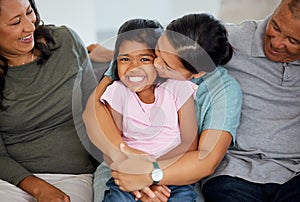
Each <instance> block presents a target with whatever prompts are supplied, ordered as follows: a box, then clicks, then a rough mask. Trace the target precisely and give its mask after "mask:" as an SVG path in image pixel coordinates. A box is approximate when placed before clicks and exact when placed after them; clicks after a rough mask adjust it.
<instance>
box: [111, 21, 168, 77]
mask: <svg viewBox="0 0 300 202" xmlns="http://www.w3.org/2000/svg"><path fill="white" fill-rule="evenodd" d="M162 32H163V27H162V25H161V24H160V23H159V22H157V21H155V20H148V19H140V18H137V19H131V20H128V21H126V22H124V23H123V24H122V25H121V27H120V28H119V30H118V36H117V39H116V43H115V51H114V57H113V64H112V65H113V73H114V75H113V76H114V78H115V80H120V78H119V76H118V68H117V57H118V55H119V48H120V46H121V44H122V43H123V42H124V41H125V40H129V41H136V42H140V43H146V44H147V45H148V47H149V49H151V50H152V51H153V52H155V46H156V44H157V40H158V39H159V37H160V36H161V34H162Z"/></svg>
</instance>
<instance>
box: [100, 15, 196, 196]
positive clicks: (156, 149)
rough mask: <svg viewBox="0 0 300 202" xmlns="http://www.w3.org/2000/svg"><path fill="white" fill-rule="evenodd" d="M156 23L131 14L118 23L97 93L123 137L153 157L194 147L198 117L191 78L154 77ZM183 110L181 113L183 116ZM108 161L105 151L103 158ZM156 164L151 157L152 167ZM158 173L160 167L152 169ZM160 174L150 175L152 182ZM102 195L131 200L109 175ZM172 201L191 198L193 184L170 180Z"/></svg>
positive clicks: (158, 177) (159, 29) (193, 148)
mask: <svg viewBox="0 0 300 202" xmlns="http://www.w3.org/2000/svg"><path fill="white" fill-rule="evenodd" d="M162 31H163V30H162V27H161V25H160V24H159V23H157V22H155V21H152V20H144V19H133V20H129V21H127V22H125V23H124V24H123V25H122V26H121V27H120V29H119V32H118V37H117V41H116V44H115V53H114V60H113V69H112V70H113V75H114V77H115V81H114V82H113V83H112V84H111V85H110V86H108V88H107V89H106V91H105V92H104V94H103V95H102V97H101V101H102V102H104V103H105V104H106V105H107V106H108V108H109V110H110V111H111V114H112V116H113V118H114V121H115V123H116V125H117V126H118V128H119V130H120V135H121V136H122V138H123V140H124V142H125V143H126V144H127V145H128V146H130V147H132V148H134V149H137V150H141V151H143V152H145V153H147V154H149V155H151V156H152V157H154V158H155V159H158V158H160V159H165V158H170V157H174V156H179V155H181V154H183V153H185V152H186V151H192V150H196V149H197V122H196V115H195V109H194V101H193V93H194V90H193V89H192V87H191V83H190V82H187V81H176V80H166V81H165V82H162V81H159V79H157V73H156V70H155V67H154V65H153V62H154V59H155V53H154V49H155V46H156V42H157V40H158V38H159V36H160V34H161V33H162ZM183 116H184V117H183ZM105 159H106V161H107V162H108V163H110V160H109V157H106V158H105ZM157 166H158V164H157V163H155V162H154V167H156V168H157ZM157 172H158V174H159V169H157ZM160 178H162V176H156V178H154V184H157V183H158V182H159V181H160ZM107 186H108V187H109V188H110V191H109V192H107V194H106V196H105V198H104V201H135V198H134V196H133V195H132V194H130V193H128V192H124V191H121V190H120V189H119V188H118V186H117V185H116V184H115V183H114V180H113V179H112V178H111V179H110V180H109V181H108V183H107ZM169 188H170V189H171V190H172V193H173V192H174V194H173V195H171V198H173V197H174V198H176V200H177V201H193V200H194V199H195V198H196V193H195V192H194V190H193V185H186V186H170V187H169Z"/></svg>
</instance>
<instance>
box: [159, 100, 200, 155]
mask: <svg viewBox="0 0 300 202" xmlns="http://www.w3.org/2000/svg"><path fill="white" fill-rule="evenodd" d="M178 121H179V126H180V134H181V143H180V145H178V146H177V147H176V148H174V149H172V150H171V151H170V152H168V153H167V154H165V155H163V156H161V157H160V158H159V160H163V159H169V158H171V157H175V156H180V155H182V154H184V153H185V152H187V151H193V150H197V147H198V132H197V131H198V130H197V128H198V126H197V120H196V113H195V106H194V98H193V96H191V97H189V98H188V99H187V101H186V102H185V103H184V104H183V105H182V107H181V108H180V109H179V110H178Z"/></svg>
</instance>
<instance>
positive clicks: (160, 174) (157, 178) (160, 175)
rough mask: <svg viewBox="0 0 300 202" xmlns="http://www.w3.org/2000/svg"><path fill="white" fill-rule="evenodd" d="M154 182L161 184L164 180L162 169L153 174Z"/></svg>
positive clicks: (154, 171)
mask: <svg viewBox="0 0 300 202" xmlns="http://www.w3.org/2000/svg"><path fill="white" fill-rule="evenodd" d="M151 177H152V180H153V181H155V182H159V181H161V180H162V178H163V172H162V170H161V169H154V170H153V171H152V173H151Z"/></svg>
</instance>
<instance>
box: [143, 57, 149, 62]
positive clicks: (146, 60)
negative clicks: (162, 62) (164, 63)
mask: <svg viewBox="0 0 300 202" xmlns="http://www.w3.org/2000/svg"><path fill="white" fill-rule="evenodd" d="M141 61H142V62H148V61H151V60H150V59H149V58H142V59H141Z"/></svg>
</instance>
